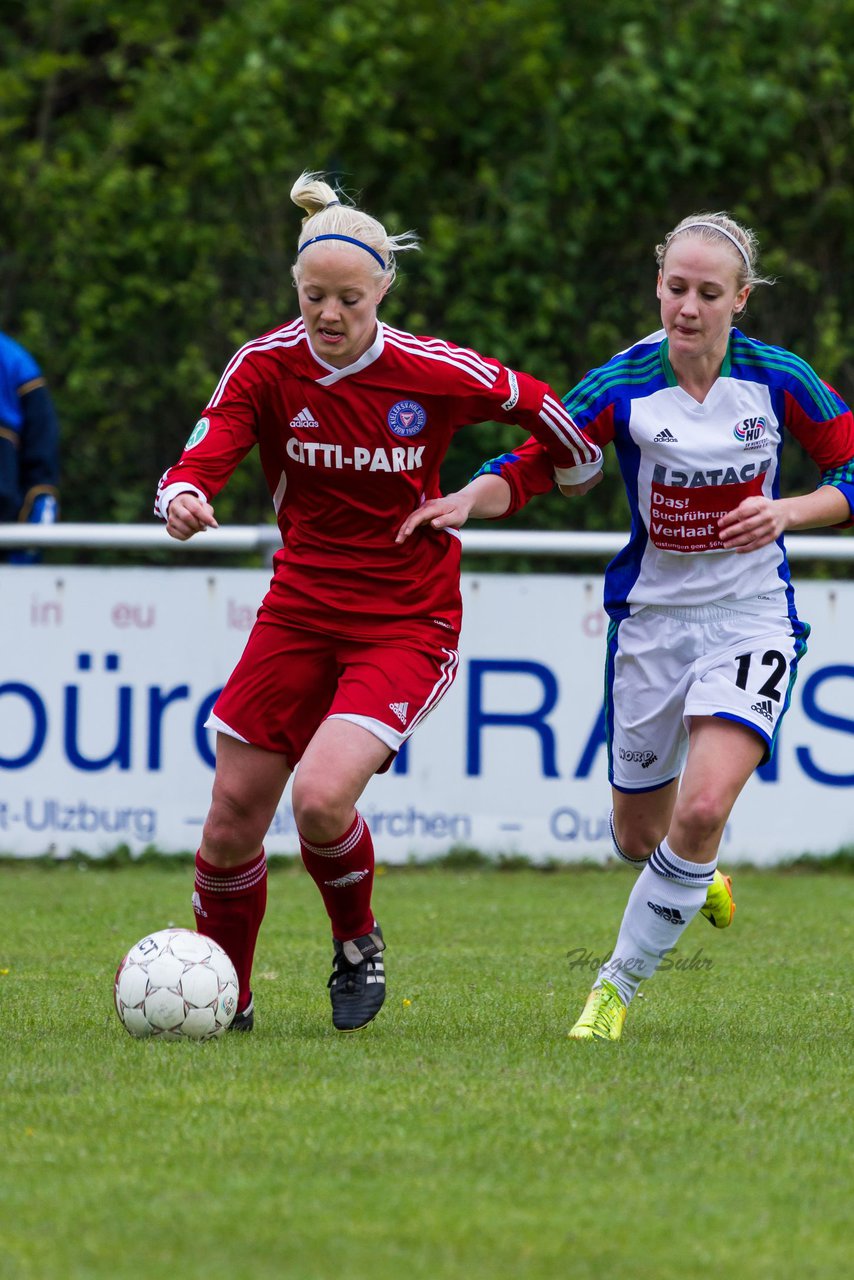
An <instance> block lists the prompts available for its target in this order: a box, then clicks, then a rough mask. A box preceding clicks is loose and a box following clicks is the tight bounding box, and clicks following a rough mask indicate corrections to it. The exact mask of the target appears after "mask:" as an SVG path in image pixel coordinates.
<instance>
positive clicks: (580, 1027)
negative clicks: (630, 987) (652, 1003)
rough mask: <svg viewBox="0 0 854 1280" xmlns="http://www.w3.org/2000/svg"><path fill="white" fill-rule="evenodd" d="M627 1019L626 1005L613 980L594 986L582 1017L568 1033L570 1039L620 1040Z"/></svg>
mask: <svg viewBox="0 0 854 1280" xmlns="http://www.w3.org/2000/svg"><path fill="white" fill-rule="evenodd" d="M625 1020H626V1006H625V1005H624V1004H623V1002H622V1000H621V999H620V993H619V992H618V991H617V988H616V987H615V986H614V984H613V982H603V983H602V985H601V987H594V988H593V990H592V991H591V992H590V995H589V996H588V997H587V1003H586V1004H585V1006H584V1008H583V1009H582V1011H581V1017H580V1018H579V1019H578V1021H577V1022H576V1024H575V1026H574V1027H573V1028H572V1030H571V1031H568V1032H567V1033H566V1034H567V1036H568V1037H569V1039H570V1040H619V1038H620V1036H621V1035H622V1033H623V1023H624V1022H625Z"/></svg>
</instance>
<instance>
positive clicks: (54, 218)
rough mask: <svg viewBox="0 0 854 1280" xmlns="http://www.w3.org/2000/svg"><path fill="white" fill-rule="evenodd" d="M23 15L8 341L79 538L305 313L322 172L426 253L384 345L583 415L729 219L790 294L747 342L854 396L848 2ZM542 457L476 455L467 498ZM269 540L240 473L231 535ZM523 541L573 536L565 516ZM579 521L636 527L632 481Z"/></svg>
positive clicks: (245, 7)
mask: <svg viewBox="0 0 854 1280" xmlns="http://www.w3.org/2000/svg"><path fill="white" fill-rule="evenodd" d="M0 12H2V18H3V28H4V37H3V42H2V49H0V138H2V142H3V152H4V159H5V163H4V182H3V184H2V190H0V326H2V327H3V328H4V329H6V330H7V331H9V332H11V333H13V334H14V335H16V336H17V337H18V338H19V339H20V340H21V341H23V342H24V343H25V344H26V345H28V346H29V347H30V348H31V349H32V350H33V351H34V353H36V354H37V356H38V358H39V359H40V360H41V362H42V363H43V365H44V367H45V369H46V371H47V372H48V375H49V378H50V382H51V385H52V387H53V390H54V394H55V396H56V399H57V402H58V406H59V410H60V414H61V418H62V423H63V430H64V449H65V459H64V483H63V499H64V514H65V516H66V518H68V519H85V520H91V519H98V520H104V521H113V520H115V521H126V520H139V519H145V518H147V516H148V513H149V511H150V507H151V495H152V490H153V487H154V484H155V482H156V479H157V477H158V475H159V474H160V473H161V472H162V470H163V469H164V468H165V467H166V466H167V465H168V464H169V463H170V462H171V461H173V460H174V459H175V458H176V457H177V454H178V452H179V450H180V447H181V445H182V444H183V441H184V439H185V438H186V436H187V435H188V434H189V431H190V429H191V428H192V425H193V423H194V421H195V420H196V418H197V417H198V415H199V412H200V410H201V408H202V407H203V406H204V404H205V403H206V401H207V399H208V397H209V395H210V393H211V391H212V388H213V386H214V385H215V383H216V380H217V378H218V376H219V373H220V371H221V369H222V367H223V365H224V363H225V361H226V360H227V358H228V357H229V355H230V354H231V353H232V352H233V350H234V349H235V348H236V347H237V346H238V345H239V344H240V343H241V342H243V341H245V340H246V339H247V338H249V337H252V336H254V335H256V334H258V333H261V332H263V331H264V330H266V329H269V328H271V327H273V326H274V325H276V324H279V323H281V322H282V321H284V320H287V319H289V318H290V317H291V316H293V315H294V314H295V312H296V300H295V297H294V293H293V289H292V284H291V279H290V266H291V263H292V260H293V253H294V247H295V241H296V236H297V233H298V229H299V216H300V215H299V212H298V211H297V210H296V208H295V207H294V206H293V205H291V203H290V201H289V198H288V193H289V190H290V186H291V184H292V182H293V180H294V178H295V177H296V175H297V174H298V173H299V172H300V171H301V170H302V169H303V168H314V169H322V170H325V171H327V172H329V173H331V174H332V175H333V176H337V177H338V178H339V179H340V181H341V182H342V184H343V186H344V188H345V189H346V190H347V191H348V192H349V193H350V194H351V195H353V196H354V197H355V198H356V199H357V200H358V201H359V203H361V204H363V205H364V207H366V208H367V209H368V210H370V212H372V213H374V214H375V215H376V216H378V217H379V218H381V219H382V220H383V221H384V222H385V223H386V225H388V226H389V228H390V229H391V230H393V231H401V230H405V229H408V228H413V229H415V230H417V231H418V232H419V234H420V235H421V237H422V239H423V243H424V252H423V253H422V254H419V255H410V256H408V257H407V258H406V260H405V262H404V269H403V273H402V279H401V282H400V285H399V287H398V288H397V289H396V290H395V291H394V293H393V294H392V295H391V296H390V297H389V299H388V300H387V302H386V303H385V304H384V315H385V318H386V319H388V320H389V321H390V322H391V323H393V324H397V325H401V326H403V327H406V328H409V329H411V330H413V331H414V332H419V333H434V334H439V335H441V336H444V337H447V338H450V339H452V340H454V341H457V342H462V343H465V344H469V345H472V346H474V347H477V348H478V349H480V350H482V351H484V352H487V353H490V354H494V355H498V356H500V357H501V358H503V359H504V360H506V361H508V362H509V363H511V364H514V365H516V366H517V367H519V368H524V369H527V370H529V371H531V372H532V373H534V374H536V375H538V376H540V377H543V378H545V379H547V380H548V381H549V382H551V383H552V384H553V385H554V386H555V387H556V388H557V389H558V390H560V391H563V390H565V389H568V388H569V387H570V386H571V385H572V384H573V383H574V382H575V381H576V380H577V379H578V378H579V377H580V376H581V375H582V374H583V373H584V372H586V370H587V369H589V368H590V367H592V366H594V365H596V364H599V363H601V362H602V361H603V360H605V359H607V357H608V356H609V355H610V354H612V352H613V351H615V350H617V349H619V348H620V347H622V346H625V345H627V344H628V343H629V342H630V341H632V340H633V338H635V337H636V336H639V335H640V334H642V333H644V332H648V331H650V330H651V329H653V328H655V327H657V307H656V301H655V293H654V284H655V264H654V256H653V253H654V246H655V244H656V242H657V241H658V240H660V239H661V237H662V236H663V234H664V233H665V232H666V231H667V230H669V228H670V227H671V226H672V225H674V223H675V222H676V221H677V220H678V219H679V218H681V217H682V216H684V215H685V214H686V213H689V212H692V211H695V210H711V209H719V208H727V209H729V210H730V211H731V212H733V213H734V214H735V215H736V216H737V217H741V218H743V219H745V220H746V221H747V222H749V223H750V224H751V225H752V226H753V227H754V228H755V229H756V230H757V232H758V233H759V236H760V240H761V242H762V244H763V245H764V246H765V254H764V259H763V267H764V269H765V271H766V273H768V274H770V275H772V276H774V277H776V278H777V280H778V283H777V284H776V286H775V287H774V288H773V289H760V290H757V291H756V293H755V294H754V297H753V299H752V300H751V304H750V309H749V314H748V317H747V320H746V322H745V323H744V328H745V329H746V330H747V331H748V332H751V333H756V334H757V335H758V336H761V337H763V338H765V339H766V340H768V341H772V342H779V343H782V344H784V345H786V346H789V347H791V348H793V349H795V350H797V351H798V352H799V353H800V354H802V355H803V356H804V357H805V358H807V359H808V360H810V361H812V362H813V363H814V364H815V365H816V367H817V368H818V369H819V371H820V372H821V373H822V374H823V376H825V377H826V378H827V379H828V380H830V381H831V382H833V383H834V385H836V386H837V387H838V389H839V390H840V392H841V393H842V394H843V395H846V396H847V398H849V399H851V398H854V306H852V302H854V298H852V293H854V270H852V267H854V183H852V169H854V161H852V151H851V146H850V139H851V133H852V97H851V89H850V86H851V84H852V83H854V44H852V41H851V40H850V38H849V37H848V34H847V33H850V31H851V30H852V29H854V0H804V2H803V3H801V4H799V5H791V4H790V3H788V0H757V3H755V4H753V5H745V4H742V3H740V0H682V3H679V4H676V3H671V2H670V0H665V2H664V3H661V2H653V0H631V3H630V2H629V0H603V3H602V4H600V5H590V4H581V3H579V0H473V2H472V3H471V4H468V5H459V4H456V3H450V2H449V0H433V2H432V3H430V4H425V3H424V2H423V0H419V2H416V0H370V3H368V2H367V0H349V2H348V3H336V2H334V0H331V2H330V3H329V4H326V5H318V4H316V3H315V2H314V0H240V2H239V3H238V2H237V0H181V3H180V4H177V5H175V4H168V3H166V0H134V3H133V4H132V5H125V6H117V5H114V4H111V3H108V0H51V2H50V3H48V2H47V0H42V2H34V3H30V4H26V5H24V4H14V3H10V2H9V0H3V2H2V3H0ZM518 438H519V437H518V433H517V432H515V431H514V430H513V429H508V428H502V427H498V426H491V427H484V428H481V429H479V430H473V431H470V432H464V433H462V435H461V436H460V437H459V442H458V444H457V446H456V447H455V449H454V451H453V453H452V456H451V457H450V458H449V460H448V463H447V466H446V473H445V482H446V485H447V487H454V486H456V485H458V484H460V483H462V482H463V481H464V480H465V479H466V478H467V477H468V475H470V474H471V472H472V471H473V470H474V469H475V468H476V467H477V465H478V464H479V463H480V461H481V460H482V459H483V458H484V457H485V456H489V455H490V454H491V453H494V452H497V451H499V450H500V449H503V448H506V447H509V446H510V445H511V444H512V442H513V441H514V440H516V439H518ZM790 479H792V481H793V483H797V485H799V486H800V487H805V486H806V485H808V484H810V483H811V473H810V471H809V469H808V467H806V466H804V467H803V468H801V470H800V471H799V470H798V468H797V467H796V468H795V474H794V475H792V473H790ZM268 512H269V498H268V496H267V494H266V492H265V490H264V488H263V484H262V482H261V479H260V474H259V471H258V468H257V467H254V466H252V465H248V466H244V467H243V468H242V469H241V471H240V472H239V473H238V475H237V476H236V477H235V478H234V480H233V481H232V483H231V485H230V486H229V489H228V491H227V494H226V495H223V497H222V498H221V499H220V500H219V503H218V513H219V515H220V516H221V518H223V519H232V520H237V521H240V522H244V521H252V522H254V521H256V520H259V519H266V518H267V516H268ZM516 519H517V521H518V522H520V523H524V524H528V525H536V526H540V527H558V526H560V525H563V524H565V523H566V521H567V507H566V504H565V503H563V502H562V501H561V500H560V499H558V498H555V499H554V500H552V499H544V500H542V501H540V502H537V503H535V504H532V505H531V506H530V507H529V508H528V509H527V510H526V511H525V512H523V513H522V514H521V515H520V516H519V517H517V518H516ZM571 519H572V521H573V522H574V523H576V524H577V525H578V526H579V527H580V526H581V525H582V524H583V525H584V527H587V528H609V527H622V526H624V525H625V523H626V512H625V506H624V500H623V498H622V494H621V485H620V482H619V477H618V476H617V475H616V468H615V467H614V466H613V465H611V466H610V467H609V476H608V479H607V481H606V483H605V484H604V485H602V486H600V487H599V488H598V489H597V490H596V494H595V497H594V498H591V499H590V500H589V501H587V502H584V503H579V504H578V505H576V506H573V508H572V512H571Z"/></svg>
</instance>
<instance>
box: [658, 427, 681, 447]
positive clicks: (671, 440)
mask: <svg viewBox="0 0 854 1280" xmlns="http://www.w3.org/2000/svg"><path fill="white" fill-rule="evenodd" d="M652 443H653V444H678V443H679V441H678V440H677V439H676V436H675V435H674V434H673V432H672V431H668V430H667V427H665V428H664V430H663V431H659V433H658V435H657V436H656V437H655V438H654V440H653V442H652Z"/></svg>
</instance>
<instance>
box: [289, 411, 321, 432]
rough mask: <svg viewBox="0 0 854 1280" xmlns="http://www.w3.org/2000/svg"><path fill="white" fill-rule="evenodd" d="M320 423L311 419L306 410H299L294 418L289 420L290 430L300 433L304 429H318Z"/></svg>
mask: <svg viewBox="0 0 854 1280" xmlns="http://www.w3.org/2000/svg"><path fill="white" fill-rule="evenodd" d="M319 426H320V423H319V422H318V421H317V418H313V417H312V416H311V414H310V413H309V411H308V409H300V411H299V413H298V414H297V416H296V417H295V418H291V430H292V431H300V430H303V429H305V428H306V427H319Z"/></svg>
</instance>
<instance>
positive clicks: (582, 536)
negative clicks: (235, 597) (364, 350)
mask: <svg viewBox="0 0 854 1280" xmlns="http://www.w3.org/2000/svg"><path fill="white" fill-rule="evenodd" d="M462 541H463V550H464V551H469V552H472V553H475V552H476V553H479V554H480V553H484V554H487V555H492V554H496V553H499V552H502V553H504V554H505V555H520V556H521V555H528V556H556V555H566V556H590V555H595V556H599V555H601V556H612V555H615V554H616V552H617V551H619V550H620V548H621V547H622V546H623V545H624V544H625V541H626V534H625V533H580V532H569V531H567V532H565V533H559V532H552V531H547V530H540V529H495V528H491V529H469V528H466V529H463V530H462ZM280 546H281V538H280V535H279V530H278V528H277V526H276V525H274V524H252V525H231V526H226V527H223V528H221V529H208V530H207V531H206V532H205V533H204V534H197V535H196V537H194V538H190V539H189V540H188V541H187V542H177V541H176V540H175V539H174V538H170V537H169V536H168V534H167V533H166V530H165V527H164V526H163V525H162V524H155V523H152V524H62V523H60V524H0V548H4V547H5V548H7V549H14V548H42V549H44V548H58V547H62V548H68V547H89V548H93V547H94V548H100V549H102V550H113V551H151V550H160V551H164V550H168V551H174V552H178V553H180V552H184V551H186V552H187V553H188V554H194V553H198V552H203V553H205V554H207V555H210V554H212V553H216V554H227V553H229V552H238V551H242V552H250V551H258V552H262V553H265V554H267V555H270V556H272V554H273V552H274V551H275V550H276V549H277V547H280ZM786 550H787V551H788V554H789V558H790V559H792V560H849V561H854V537H852V536H850V535H846V534H842V535H840V534H831V535H829V536H827V535H823V536H817V535H813V534H805V533H795V534H791V535H790V536H789V537H787V538H786Z"/></svg>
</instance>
